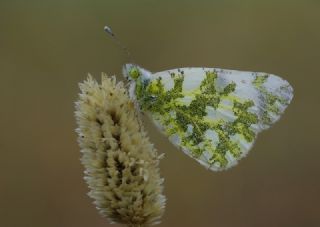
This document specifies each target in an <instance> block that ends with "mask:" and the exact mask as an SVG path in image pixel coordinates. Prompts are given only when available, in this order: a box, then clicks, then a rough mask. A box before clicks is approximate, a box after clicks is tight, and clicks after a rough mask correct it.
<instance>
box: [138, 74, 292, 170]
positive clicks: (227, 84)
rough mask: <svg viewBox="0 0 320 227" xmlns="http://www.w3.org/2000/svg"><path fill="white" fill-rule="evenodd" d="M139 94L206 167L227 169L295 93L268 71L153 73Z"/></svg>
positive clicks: (160, 123) (151, 112)
mask: <svg viewBox="0 0 320 227" xmlns="http://www.w3.org/2000/svg"><path fill="white" fill-rule="evenodd" d="M137 94H138V100H139V103H140V104H141V107H142V108H143V109H144V110H146V111H147V112H148V113H149V115H150V116H151V118H152V119H153V121H154V123H155V124H156V125H157V126H158V127H159V128H160V129H161V131H162V132H163V133H164V134H166V135H167V136H168V137H169V140H170V141H171V142H172V143H173V144H174V145H176V146H177V147H179V148H181V150H182V151H183V152H184V153H186V154H187V155H189V156H190V157H192V158H194V159H196V160H197V161H198V162H200V163H201V164H202V165H204V166H205V167H207V168H209V169H211V170H223V169H227V168H229V167H231V166H234V165H235V164H237V162H238V160H240V159H241V158H242V157H244V156H245V155H246V154H247V153H248V151H249V150H250V148H251V147H252V145H253V143H254V140H255V138H256V136H257V134H258V133H259V132H260V131H262V130H264V129H267V128H268V127H270V125H272V124H273V123H274V122H275V121H277V120H278V119H279V118H280V115H281V114H282V113H283V111H284V110H285V108H286V107H287V106H288V104H289V103H290V101H291V99H292V97H293V89H292V87H291V86H290V85H289V83H288V82H287V81H285V80H283V79H281V78H280V77H278V76H275V75H271V74H266V73H254V72H242V71H235V70H224V69H217V68H181V69H173V70H168V71H163V72H158V73H155V74H152V77H151V79H149V80H147V81H144V82H140V84H137Z"/></svg>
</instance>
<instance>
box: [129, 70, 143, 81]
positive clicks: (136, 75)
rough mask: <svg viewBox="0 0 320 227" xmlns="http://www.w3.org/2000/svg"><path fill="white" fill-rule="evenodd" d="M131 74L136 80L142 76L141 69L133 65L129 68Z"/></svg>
mask: <svg viewBox="0 0 320 227" xmlns="http://www.w3.org/2000/svg"><path fill="white" fill-rule="evenodd" d="M129 75H130V77H131V78H132V79H134V80H136V79H137V78H138V77H139V76H140V71H139V69H138V68H137V67H132V68H131V69H130V70H129Z"/></svg>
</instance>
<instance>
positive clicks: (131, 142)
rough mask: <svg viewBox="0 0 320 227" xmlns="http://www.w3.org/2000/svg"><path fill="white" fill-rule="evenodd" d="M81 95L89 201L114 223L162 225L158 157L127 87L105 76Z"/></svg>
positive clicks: (90, 82)
mask: <svg viewBox="0 0 320 227" xmlns="http://www.w3.org/2000/svg"><path fill="white" fill-rule="evenodd" d="M80 89H81V93H80V95H79V101H78V102H77V103H76V112H75V116H76V120H77V123H78V129H77V133H78V135H79V138H78V142H79V145H80V148H81V152H82V158H81V162H82V164H83V165H84V167H85V177H84V179H85V181H86V182H87V184H88V185H89V188H90V192H89V193H88V194H89V196H90V197H91V198H93V199H94V204H95V205H96V207H97V209H98V210H99V211H100V213H101V214H102V215H103V216H106V217H107V218H108V219H109V220H110V221H111V222H113V223H120V224H126V225H128V226H132V227H133V226H136V227H137V226H146V225H152V224H156V223H158V222H159V219H160V217H161V216H162V214H163V212H164V207H165V197H164V196H163V195H162V191H163V187H162V182H163V179H162V178H160V174H159V167H158V164H159V156H158V154H157V152H156V150H155V148H154V147H153V145H152V144H151V143H150V142H149V139H148V137H147V135H146V132H145V131H144V129H143V128H142V126H141V125H140V124H139V118H138V116H137V113H136V110H135V108H134V105H133V103H132V101H131V100H130V99H129V97H128V94H127V91H126V89H125V88H124V85H123V84H122V83H121V82H120V83H116V79H115V77H112V78H109V77H107V76H106V75H102V82H101V84H98V82H97V81H95V80H94V79H93V78H92V77H91V76H90V75H89V77H88V79H87V80H86V81H84V82H83V83H81V84H80Z"/></svg>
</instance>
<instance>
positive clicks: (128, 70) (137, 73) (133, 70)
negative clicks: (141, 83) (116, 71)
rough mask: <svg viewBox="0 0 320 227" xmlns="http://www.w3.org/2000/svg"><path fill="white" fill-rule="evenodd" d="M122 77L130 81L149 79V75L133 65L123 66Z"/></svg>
mask: <svg viewBox="0 0 320 227" xmlns="http://www.w3.org/2000/svg"><path fill="white" fill-rule="evenodd" d="M123 75H124V77H125V78H126V79H127V80H129V81H131V80H134V81H136V80H138V79H139V78H142V79H146V78H149V77H150V75H151V73H150V72H149V71H147V70H145V69H143V68H141V67H139V66H138V65H135V64H125V65H124V66H123Z"/></svg>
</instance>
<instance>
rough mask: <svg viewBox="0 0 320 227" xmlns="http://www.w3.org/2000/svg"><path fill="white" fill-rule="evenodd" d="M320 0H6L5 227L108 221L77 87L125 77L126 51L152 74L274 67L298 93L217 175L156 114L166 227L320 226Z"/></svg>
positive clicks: (2, 34) (80, 226)
mask: <svg viewBox="0 0 320 227" xmlns="http://www.w3.org/2000/svg"><path fill="white" fill-rule="evenodd" d="M319 22H320V2H319V1H316V0H303V1H302V0H301V1H297V0H291V1H289V0H285V1H275V0H271V1H257V0H252V1H249V0H244V1H238V0H225V1H222V0H213V1H204V0H202V1H201V0H200V1H196V0H194V1H187V0H186V1H169V0H157V1H156V0H139V1H138V0H136V1H134V0H114V1H111V0H105V1H83V0H77V1H76V0H64V1H63V0H55V1H48V0H47V1H46V0H42V1H40V0H39V1H36V0H30V1H17V0H12V1H9V0H7V1H5V0H2V1H1V2H0V77H1V82H0V102H1V108H0V119H1V120H0V122H1V132H0V136H1V139H0V149H1V150H0V152H1V158H0V181H1V184H0V226H1V227H20V226H21V227H40V226H41V227H43V226H45V227H57V226H58V227H87V226H90V227H91V226H95V227H103V226H110V224H109V223H108V222H107V220H106V219H105V218H102V217H101V216H100V215H99V214H98V212H97V210H96V209H95V208H94V206H93V205H92V204H91V202H92V201H91V199H89V198H88V197H87V196H86V193H87V192H88V188H87V186H86V184H85V183H84V181H83V180H82V177H83V167H82V166H81V164H80V161H79V158H80V153H79V147H78V145H77V143H76V134H75V132H74V130H75V128H76V124H75V120H74V115H73V114H74V102H75V101H76V99H77V95H78V92H79V89H78V83H79V82H81V81H83V80H84V79H85V78H86V75H87V73H89V72H90V73H92V74H93V75H94V77H95V78H96V79H100V73H101V72H107V73H108V74H110V75H112V74H117V75H118V78H119V79H122V76H121V66H122V64H123V63H125V62H126V60H125V57H124V55H123V53H122V52H121V51H120V50H119V48H118V47H117V46H116V45H115V44H114V43H113V42H112V41H111V40H110V38H109V37H108V36H107V35H106V34H105V33H104V32H103V27H104V25H105V24H108V25H110V26H111V27H112V28H113V30H114V32H115V33H116V34H117V35H118V37H119V38H120V39H121V40H122V41H123V43H125V44H126V45H127V46H128V47H129V49H130V51H131V53H132V55H133V57H134V59H135V62H136V63H138V64H140V65H141V66H143V67H145V68H147V69H149V70H151V71H162V70H165V69H170V68H176V67H183V66H206V67H221V68H227V69H238V70H250V71H265V72H270V73H274V74H277V75H281V76H282V77H283V78H285V79H286V80H288V81H289V82H290V83H291V85H292V86H293V88H294V90H295V97H294V99H293V102H292V104H291V105H290V106H289V108H288V109H287V111H286V113H285V114H284V116H283V117H282V119H281V120H280V121H279V122H278V123H276V124H275V125H274V127H272V128H271V129H270V130H268V131H265V132H263V133H262V134H261V135H260V136H259V138H258V140H257V142H256V144H255V146H254V148H253V149H252V151H251V152H250V154H249V155H248V157H247V158H246V159H244V160H243V161H241V162H240V164H239V165H238V166H237V167H235V168H233V169H230V170H229V171H225V172H219V173H215V172H209V171H207V170H206V169H205V168H203V167H201V166H200V165H199V164H197V163H196V162H195V161H194V160H192V159H190V158H188V157H187V156H185V155H184V154H183V153H182V152H179V151H178V150H176V149H175V148H174V147H173V146H172V145H170V144H169V142H168V141H167V139H166V138H164V137H163V136H162V135H161V134H160V133H158V132H157V131H156V129H155V128H154V127H153V126H152V125H151V124H150V121H149V120H147V119H146V122H147V129H148V131H149V133H150V136H151V139H152V141H154V143H155V145H156V147H157V148H158V150H159V151H160V152H164V153H165V154H166V158H165V159H163V160H162V162H161V174H162V176H163V177H164V178H165V194H166V196H167V198H168V202H167V207H166V212H165V216H164V217H163V219H162V223H161V224H160V225H159V226H183V227H187V226H201V227H208V226H219V227H231V226H239V227H253V226H262V227H263V226H268V227H270V226H272V227H274V226H281V227H282V226H290V227H293V226H308V227H313V226H319V223H320V208H319V207H320V197H319V194H320V181H319V179H320V164H319V160H320V149H319V145H318V141H319V139H318V137H319V126H320V124H319V115H320V106H319V98H320V95H319V92H320V91H319V83H320V74H319V73H320V71H319V63H320V24H319ZM317 139H318V141H317Z"/></svg>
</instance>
